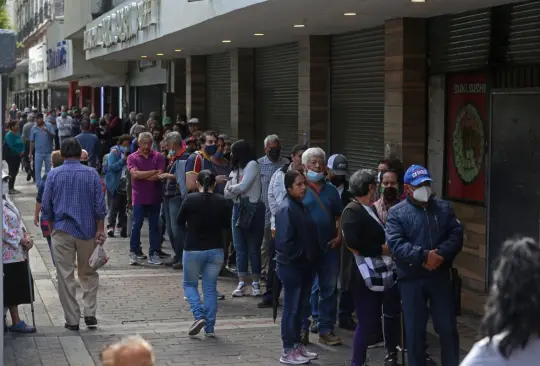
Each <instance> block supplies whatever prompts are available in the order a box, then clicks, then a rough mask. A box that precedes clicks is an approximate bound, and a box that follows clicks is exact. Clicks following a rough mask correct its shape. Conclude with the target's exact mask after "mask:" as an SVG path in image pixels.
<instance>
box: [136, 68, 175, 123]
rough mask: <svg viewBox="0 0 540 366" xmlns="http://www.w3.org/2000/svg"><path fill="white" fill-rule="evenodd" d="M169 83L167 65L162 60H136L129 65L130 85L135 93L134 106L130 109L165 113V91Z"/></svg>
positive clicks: (147, 113)
mask: <svg viewBox="0 0 540 366" xmlns="http://www.w3.org/2000/svg"><path fill="white" fill-rule="evenodd" d="M166 84H167V65H166V63H162V62H161V61H144V60H141V61H135V62H131V63H130V66H129V85H130V87H131V88H130V90H131V91H132V92H133V93H134V95H133V96H131V100H132V102H134V103H135V105H134V106H131V105H130V109H131V110H134V111H137V113H142V114H144V117H145V118H148V116H149V115H150V112H157V114H158V115H160V116H162V115H163V110H162V109H163V105H164V99H163V98H164V93H165V91H166Z"/></svg>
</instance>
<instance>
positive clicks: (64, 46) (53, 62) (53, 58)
mask: <svg viewBox="0 0 540 366" xmlns="http://www.w3.org/2000/svg"><path fill="white" fill-rule="evenodd" d="M68 53H69V47H68V43H67V41H62V42H58V43H57V44H56V48H55V49H53V48H50V49H49V50H47V70H55V69H57V68H59V67H65V66H66V65H67V63H68V57H69V55H68Z"/></svg>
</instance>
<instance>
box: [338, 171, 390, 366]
mask: <svg viewBox="0 0 540 366" xmlns="http://www.w3.org/2000/svg"><path fill="white" fill-rule="evenodd" d="M349 189H350V191H351V193H352V195H353V196H354V199H353V201H352V202H351V203H349V204H348V205H347V207H345V210H344V211H343V217H342V220H341V225H342V230H343V239H344V244H345V245H346V246H347V248H348V249H349V250H350V251H351V252H353V254H354V257H355V260H356V264H357V266H358V269H359V272H360V273H358V278H359V280H358V281H356V283H354V284H352V283H351V285H350V286H352V291H353V292H354V302H355V310H356V316H357V317H358V324H357V326H356V330H355V332H354V349H353V358H352V361H351V366H360V365H364V364H365V362H366V354H367V347H368V342H369V337H370V336H371V335H372V334H373V333H374V332H377V330H378V327H379V326H380V319H381V306H382V304H383V300H384V297H385V296H388V295H389V294H390V291H397V286H395V276H394V275H393V268H392V267H391V260H390V259H389V256H390V251H389V249H388V246H387V244H386V239H385V232H384V226H383V223H382V222H381V221H380V220H379V218H378V217H377V215H376V211H375V210H374V209H373V208H372V207H371V204H372V203H373V201H374V199H375V196H376V192H377V176H376V173H375V172H372V171H371V170H366V169H363V170H359V171H357V172H356V173H354V174H353V175H352V177H351V179H350V181H349ZM383 256H386V260H385V259H384V258H383ZM366 263H367V264H366ZM370 263H379V264H380V263H384V266H383V267H381V268H387V269H388V270H387V271H385V272H384V273H385V275H386V276H384V277H381V278H373V277H370V276H371V275H372V274H371V272H370V271H368V270H367V269H366V268H367V267H369V268H370V269H371V270H372V269H373V268H372V267H373V265H371V266H372V267H370ZM377 269H379V267H377ZM366 272H370V273H369V274H366ZM397 319H399V318H397ZM396 321H398V320H396V319H394V322H391V321H385V324H384V326H385V329H386V327H388V328H389V331H388V332H385V334H386V335H387V336H389V337H390V336H393V337H392V338H393V342H394V341H395V333H396V332H395V330H396V329H399V323H398V327H396V325H395V322H396ZM396 345H397V344H394V349H395V346H396Z"/></svg>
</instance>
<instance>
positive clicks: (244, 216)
mask: <svg viewBox="0 0 540 366" xmlns="http://www.w3.org/2000/svg"><path fill="white" fill-rule="evenodd" d="M239 206H240V207H239V211H238V220H237V221H236V227H237V228H239V229H244V230H250V229H251V227H252V226H253V221H255V215H256V214H257V203H251V202H250V201H249V197H242V198H241V199H240V205H239Z"/></svg>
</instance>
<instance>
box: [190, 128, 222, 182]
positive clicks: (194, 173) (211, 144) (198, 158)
mask: <svg viewBox="0 0 540 366" xmlns="http://www.w3.org/2000/svg"><path fill="white" fill-rule="evenodd" d="M197 142H198V144H199V150H198V151H195V152H194V153H192V154H191V155H190V156H189V158H188V159H187V160H186V187H187V190H188V191H189V192H195V191H196V190H197V177H198V176H199V173H200V172H201V171H202V170H211V171H212V172H214V173H216V167H215V166H214V163H212V160H211V157H212V156H213V155H214V154H215V153H216V151H217V145H216V144H217V136H216V134H215V133H214V131H205V132H203V133H202V135H201V137H200V138H199V140H198V141H197ZM227 178H228V177H227V176H225V175H218V176H217V177H216V183H217V184H224V183H227Z"/></svg>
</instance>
